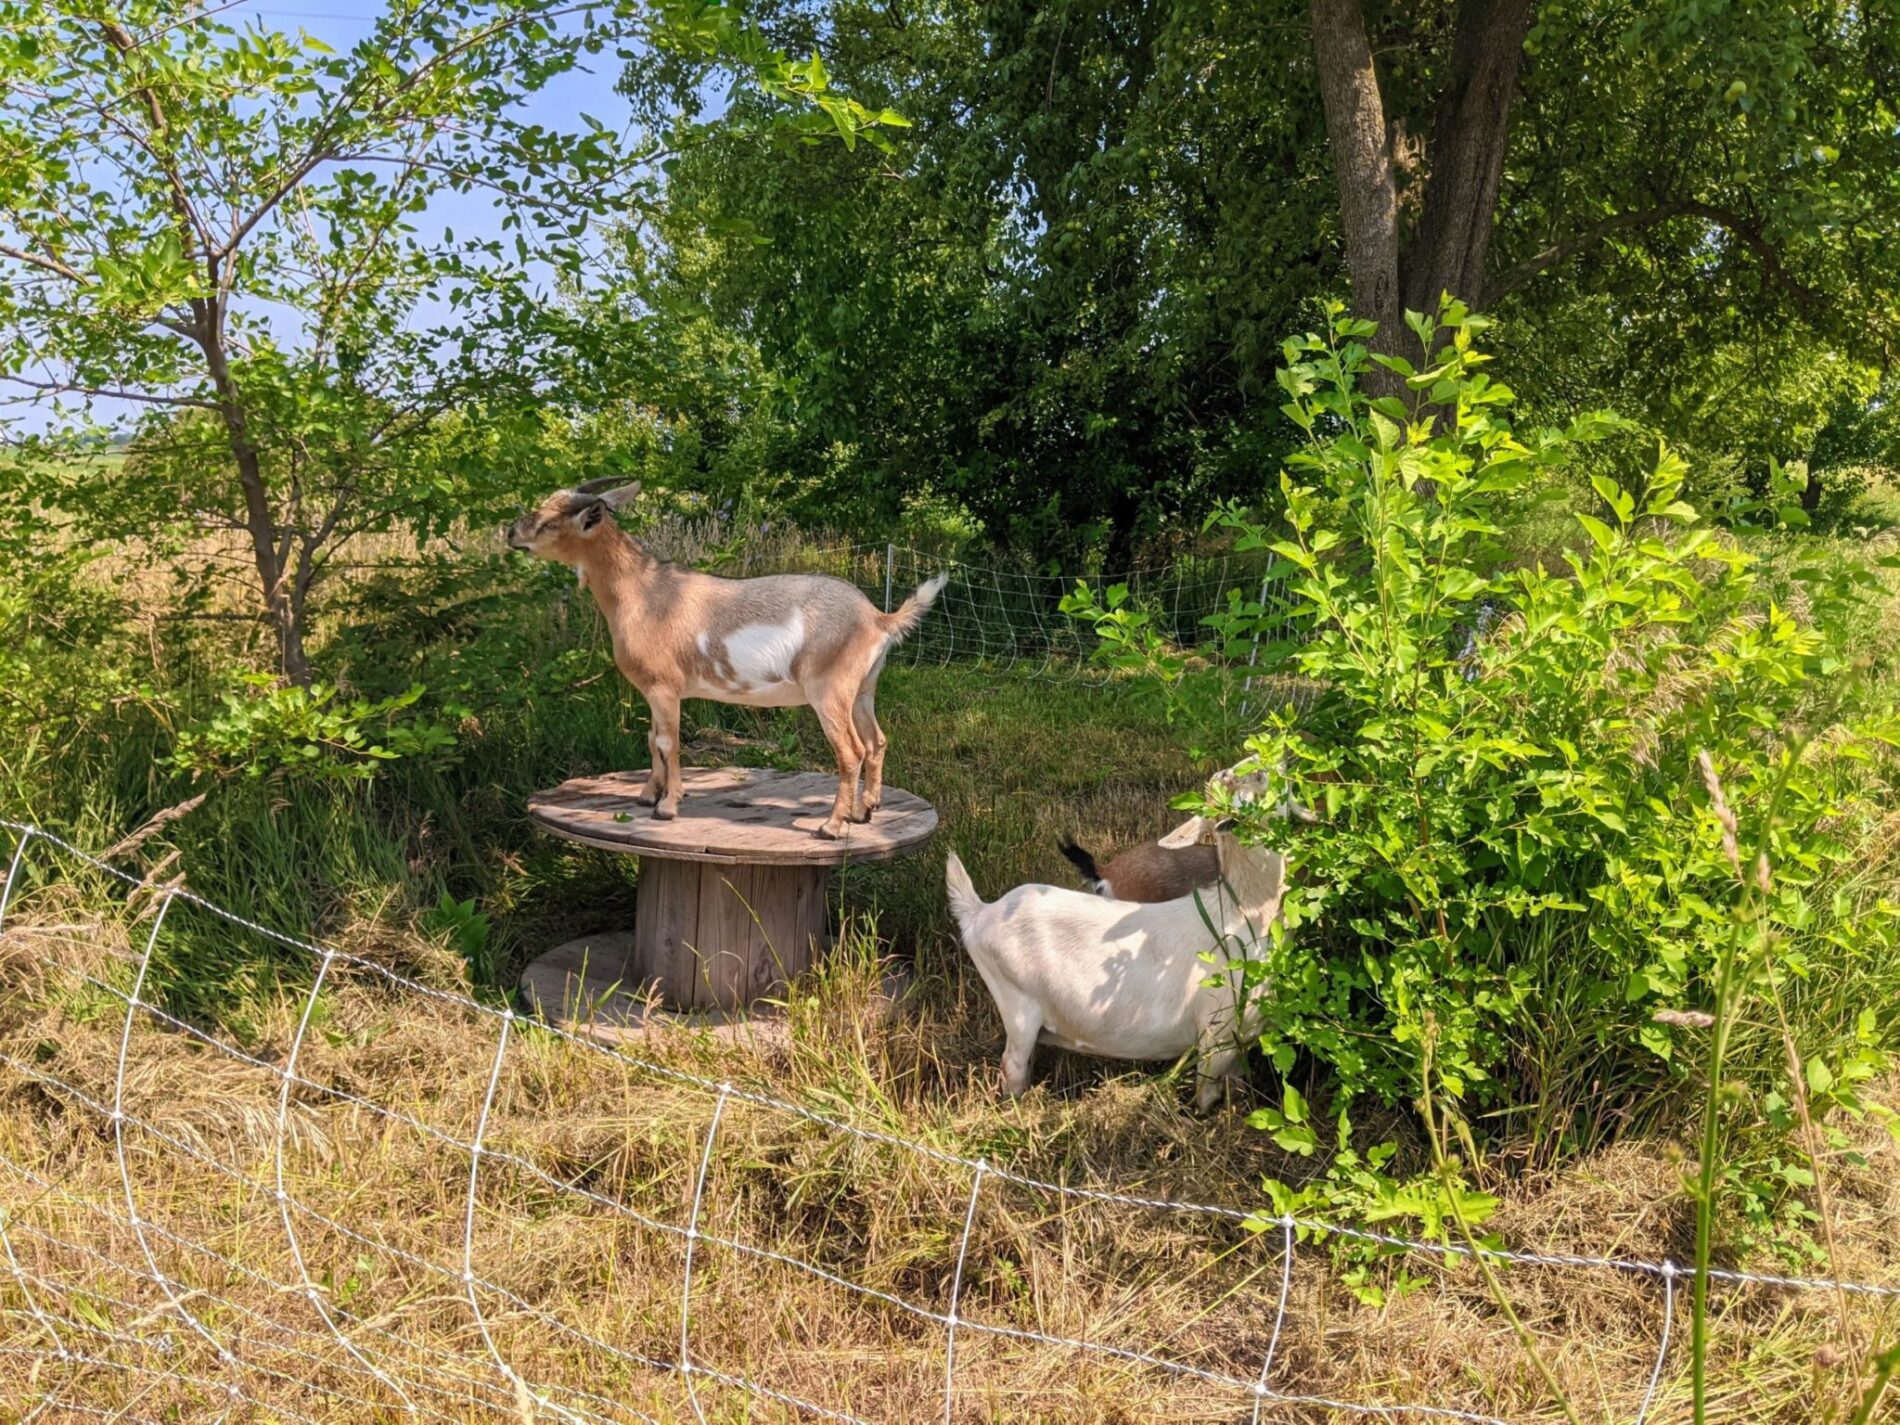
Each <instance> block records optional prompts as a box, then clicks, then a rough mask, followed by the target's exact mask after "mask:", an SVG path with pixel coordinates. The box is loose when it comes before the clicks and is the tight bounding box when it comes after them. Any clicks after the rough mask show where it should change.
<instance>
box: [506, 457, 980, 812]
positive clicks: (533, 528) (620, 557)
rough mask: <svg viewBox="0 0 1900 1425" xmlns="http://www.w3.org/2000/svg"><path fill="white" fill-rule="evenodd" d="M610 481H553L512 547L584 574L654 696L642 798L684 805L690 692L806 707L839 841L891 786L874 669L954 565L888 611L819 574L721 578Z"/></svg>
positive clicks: (634, 671) (664, 805)
mask: <svg viewBox="0 0 1900 1425" xmlns="http://www.w3.org/2000/svg"><path fill="white" fill-rule="evenodd" d="M613 486H614V480H613V478H611V477H610V478H607V479H604V480H589V481H587V482H586V483H584V484H581V485H576V486H575V487H574V488H573V489H571V490H560V491H557V492H556V493H554V494H552V495H550V496H549V497H548V498H547V499H545V500H543V501H542V502H541V504H540V506H539V507H538V508H536V509H534V510H531V511H529V512H528V513H527V514H525V515H523V516H522V517H521V518H520V519H518V520H516V521H515V523H514V526H513V528H511V529H510V530H509V531H508V544H509V546H510V547H511V548H514V549H520V550H525V551H526V552H527V553H529V554H532V555H534V556H535V557H536V558H538V559H552V560H555V561H557V562H559V563H562V564H566V565H570V566H571V567H573V568H574V569H576V570H577V571H579V574H580V581H581V586H582V587H583V588H586V589H589V590H591V591H592V592H593V595H594V602H595V603H596V604H598V605H599V606H600V612H601V615H602V616H603V617H604V618H605V619H606V620H607V628H608V631H609V632H610V633H611V634H612V636H613V647H614V665H615V666H616V667H618V668H619V669H620V672H621V674H622V675H623V676H624V677H625V678H626V680H627V681H628V682H629V683H632V684H633V685H634V687H636V688H638V689H639V690H640V694H641V696H642V697H644V698H645V699H646V700H647V708H648V712H649V729H648V732H647V752H648V756H649V761H648V763H647V766H648V767H649V768H650V770H649V772H648V774H647V782H646V785H645V786H644V787H642V788H641V789H640V791H639V792H638V794H637V795H636V797H635V800H636V801H638V802H639V803H640V804H641V805H642V806H651V807H652V808H653V815H654V816H656V817H658V818H660V819H662V820H666V819H670V818H671V817H674V816H676V815H678V813H679V800H680V788H681V777H680V731H679V728H680V700H681V699H682V698H708V699H711V700H712V701H714V702H720V703H742V704H745V705H746V706H749V707H773V708H784V707H802V706H805V705H810V706H811V708H812V709H813V710H814V711H816V712H817V714H818V721H819V722H820V724H822V725H823V727H824V730H825V738H826V740H827V741H829V742H830V743H831V749H832V751H833V752H834V753H835V754H836V755H837V759H838V796H837V800H836V801H835V802H834V803H833V804H832V808H831V815H830V816H829V817H827V818H826V819H825V821H824V824H823V825H821V826H820V827H819V828H818V833H817V834H818V835H819V836H820V837H823V838H826V839H828V840H836V839H837V838H838V837H840V836H842V835H844V826H845V823H846V822H847V821H858V822H865V821H869V820H870V819H871V816H872V813H874V812H875V811H876V810H877V807H878V802H879V800H880V799H881V797H882V796H883V791H884V749H885V739H884V730H883V729H882V728H881V727H879V726H878V723H877V680H878V675H879V674H881V673H882V672H883V671H884V659H885V655H887V654H888V653H889V652H890V650H891V649H892V647H894V646H895V645H896V644H897V643H899V642H901V641H902V640H903V638H904V636H905V635H906V634H908V633H909V632H910V631H911V630H912V629H914V628H915V627H916V626H917V625H918V623H919V622H920V621H921V620H922V619H923V616H924V613H925V611H926V610H928V609H929V608H930V605H931V604H932V602H934V601H935V599H936V597H937V595H938V594H939V593H940V592H941V591H942V589H943V586H944V583H945V582H946V581H947V579H948V578H949V576H948V575H946V574H939V575H937V576H936V577H935V578H933V579H929V580H927V581H925V582H924V583H923V584H921V585H919V586H918V589H917V591H916V592H915V593H914V594H912V595H911V596H910V597H909V598H908V599H906V600H904V602H903V605H902V606H901V607H900V608H898V609H897V610H896V611H895V612H893V613H888V614H887V613H880V612H878V610H877V609H876V608H874V607H873V606H872V604H871V601H870V600H869V599H867V598H865V597H864V595H863V593H861V592H860V591H859V590H858V589H857V588H856V587H855V586H854V585H851V584H847V583H846V582H845V581H844V580H842V579H832V578H828V577H826V576H825V575H822V574H772V575H766V576H764V577H761V578H757V579H722V578H719V577H717V576H715V575H712V574H701V573H697V572H695V571H693V570H690V569H681V568H678V567H677V566H675V565H672V564H666V563H663V562H661V561H660V560H659V559H656V558H655V557H654V556H653V554H652V553H651V552H650V551H649V550H648V549H647V548H646V546H645V545H643V544H641V543H640V541H639V540H637V539H634V538H633V537H632V536H631V535H629V534H627V533H626V532H625V531H624V530H622V529H621V528H620V526H619V524H618V523H617V522H616V521H615V519H614V512H615V511H616V510H619V509H621V508H623V507H624V506H626V505H627V504H629V503H630V502H631V501H632V500H633V498H634V496H636V495H637V494H639V493H640V486H639V484H638V482H635V483H634V484H631V485H622V486H619V487H618V488H612V487H613ZM860 776H861V777H862V785H860Z"/></svg>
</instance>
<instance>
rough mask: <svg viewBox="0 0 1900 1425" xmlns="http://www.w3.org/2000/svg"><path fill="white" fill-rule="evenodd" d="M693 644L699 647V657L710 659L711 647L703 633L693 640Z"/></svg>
mask: <svg viewBox="0 0 1900 1425" xmlns="http://www.w3.org/2000/svg"><path fill="white" fill-rule="evenodd" d="M693 642H694V643H696V644H697V645H698V646H699V656H700V657H702V658H710V657H712V645H711V644H710V643H708V642H707V641H706V635H705V634H704V633H702V634H700V635H699V637H698V638H696V639H694V640H693Z"/></svg>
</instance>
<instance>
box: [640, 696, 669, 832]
mask: <svg viewBox="0 0 1900 1425" xmlns="http://www.w3.org/2000/svg"><path fill="white" fill-rule="evenodd" d="M658 740H659V738H658V733H657V732H656V731H655V729H654V726H653V705H652V704H651V703H649V704H647V779H646V781H644V782H643V783H641V784H640V790H639V791H637V792H635V793H634V794H633V799H634V800H635V801H636V802H638V803H639V804H640V805H641V806H643V807H650V806H652V805H653V804H654V803H655V802H657V801H658V800H659V799H660V793H661V791H662V790H663V789H664V788H665V786H666V778H665V776H664V774H663V769H662V768H661V766H660V753H659V749H658V748H657V747H656V746H655V745H654V744H655V743H656V742H657V741H658Z"/></svg>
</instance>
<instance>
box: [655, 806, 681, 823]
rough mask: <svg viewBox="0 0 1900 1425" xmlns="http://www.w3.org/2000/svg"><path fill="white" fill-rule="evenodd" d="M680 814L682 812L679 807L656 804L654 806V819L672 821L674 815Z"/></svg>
mask: <svg viewBox="0 0 1900 1425" xmlns="http://www.w3.org/2000/svg"><path fill="white" fill-rule="evenodd" d="M679 814H680V809H679V808H678V807H661V806H656V807H655V808H653V819H654V820H655V821H671V820H672V819H673V818H674V817H676V816H678V815H679Z"/></svg>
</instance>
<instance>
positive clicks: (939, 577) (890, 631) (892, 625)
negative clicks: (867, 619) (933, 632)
mask: <svg viewBox="0 0 1900 1425" xmlns="http://www.w3.org/2000/svg"><path fill="white" fill-rule="evenodd" d="M949 582H950V576H949V575H948V574H947V573H946V574H935V575H932V576H931V577H930V578H928V579H926V580H924V582H923V583H921V584H919V585H918V586H917V591H916V592H915V593H914V594H912V595H911V596H910V597H909V598H908V599H906V600H904V602H903V603H901V604H899V605H898V606H897V609H896V611H895V612H894V613H888V614H879V615H878V617H879V618H880V619H882V620H883V622H884V635H885V637H887V638H888V639H890V641H891V643H892V644H893V645H895V644H899V643H902V642H903V641H904V640H905V639H906V638H908V637H909V636H910V633H911V630H912V629H914V628H916V627H917V625H918V624H920V623H922V622H923V621H924V615H925V614H927V613H929V612H930V606H931V605H932V604H934V603H936V602H937V595H939V594H941V593H942V592H943V586H944V585H945V584H948V583H949Z"/></svg>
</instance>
